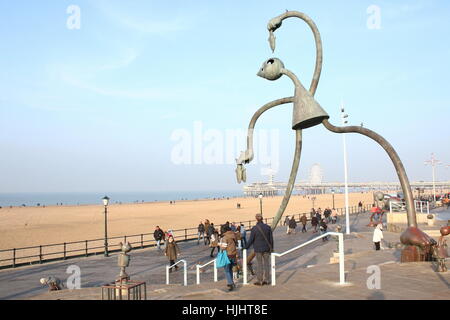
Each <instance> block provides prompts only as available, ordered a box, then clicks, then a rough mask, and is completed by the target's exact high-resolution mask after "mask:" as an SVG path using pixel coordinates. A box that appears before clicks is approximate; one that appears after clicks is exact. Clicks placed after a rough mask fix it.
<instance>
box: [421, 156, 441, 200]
mask: <svg viewBox="0 0 450 320" xmlns="http://www.w3.org/2000/svg"><path fill="white" fill-rule="evenodd" d="M441 163H442V162H441V161H439V160H438V159H436V158H435V157H434V153H431V159H430V160H427V161H425V165H431V169H432V170H431V171H432V175H433V199H434V202H436V185H435V179H436V172H435V169H436V166H437V165H439V164H441Z"/></svg>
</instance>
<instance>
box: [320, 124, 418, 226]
mask: <svg viewBox="0 0 450 320" xmlns="http://www.w3.org/2000/svg"><path fill="white" fill-rule="evenodd" d="M322 123H323V125H324V126H325V128H327V129H328V130H330V131H332V132H335V133H351V132H353V133H360V134H362V135H365V136H367V137H369V138H371V139H372V140H375V141H376V142H378V144H379V145H380V146H381V147H383V149H384V150H385V151H386V152H387V154H388V155H389V157H390V158H391V160H392V163H393V165H394V167H395V170H396V171H397V175H398V178H399V180H400V184H401V186H402V190H403V194H404V195H405V201H406V210H407V217H408V226H410V227H417V220H416V210H415V207H414V198H413V195H412V191H411V186H410V184H409V180H408V176H407V175H406V171H405V168H404V167H403V163H402V161H401V160H400V157H399V156H398V154H397V152H396V151H395V149H394V148H393V147H392V146H391V144H390V143H389V142H388V141H387V140H386V139H384V138H383V137H382V136H380V135H379V134H378V133H376V132H374V131H372V130H369V129H366V128H363V127H358V126H348V127H336V126H334V125H332V124H331V123H330V122H329V121H328V119H325V120H323V121H322Z"/></svg>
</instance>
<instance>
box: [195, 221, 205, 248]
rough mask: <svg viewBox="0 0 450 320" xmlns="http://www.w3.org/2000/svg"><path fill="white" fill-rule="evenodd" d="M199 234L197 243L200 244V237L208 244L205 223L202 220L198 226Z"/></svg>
mask: <svg viewBox="0 0 450 320" xmlns="http://www.w3.org/2000/svg"><path fill="white" fill-rule="evenodd" d="M197 231H198V232H197V235H198V237H197V245H199V244H200V237H201V238H202V240H203V243H204V244H205V245H206V241H205V225H204V224H203V223H202V222H201V221H200V224H199V225H198V228H197Z"/></svg>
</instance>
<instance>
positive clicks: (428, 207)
mask: <svg viewBox="0 0 450 320" xmlns="http://www.w3.org/2000/svg"><path fill="white" fill-rule="evenodd" d="M427 214H430V201H427Z"/></svg>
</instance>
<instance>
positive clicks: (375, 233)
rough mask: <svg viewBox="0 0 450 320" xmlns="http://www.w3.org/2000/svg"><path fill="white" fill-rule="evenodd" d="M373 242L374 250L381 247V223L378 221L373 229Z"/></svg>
mask: <svg viewBox="0 0 450 320" xmlns="http://www.w3.org/2000/svg"><path fill="white" fill-rule="evenodd" d="M372 240H373V243H374V245H375V250H376V251H378V250H380V248H381V240H383V224H382V223H379V224H377V226H376V227H375V230H374V231H373V239H372Z"/></svg>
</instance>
